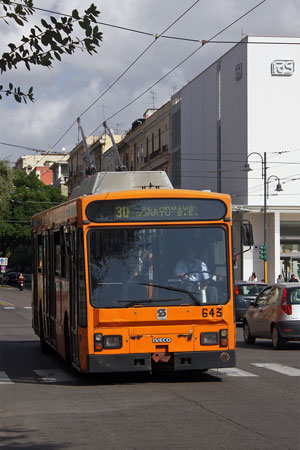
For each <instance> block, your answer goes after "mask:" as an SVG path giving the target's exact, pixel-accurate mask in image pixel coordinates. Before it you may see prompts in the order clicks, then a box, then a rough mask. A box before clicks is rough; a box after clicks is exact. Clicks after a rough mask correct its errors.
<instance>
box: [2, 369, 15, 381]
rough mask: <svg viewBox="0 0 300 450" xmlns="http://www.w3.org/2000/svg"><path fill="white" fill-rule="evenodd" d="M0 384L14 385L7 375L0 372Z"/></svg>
mask: <svg viewBox="0 0 300 450" xmlns="http://www.w3.org/2000/svg"><path fill="white" fill-rule="evenodd" d="M0 384H14V382H13V381H11V379H10V378H9V377H8V376H7V374H6V373H5V372H3V371H1V370H0Z"/></svg>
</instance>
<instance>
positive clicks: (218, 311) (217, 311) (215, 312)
mask: <svg viewBox="0 0 300 450" xmlns="http://www.w3.org/2000/svg"><path fill="white" fill-rule="evenodd" d="M202 317H209V318H210V317H223V312H222V308H202Z"/></svg>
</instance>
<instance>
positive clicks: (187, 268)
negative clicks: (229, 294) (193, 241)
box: [174, 247, 218, 303]
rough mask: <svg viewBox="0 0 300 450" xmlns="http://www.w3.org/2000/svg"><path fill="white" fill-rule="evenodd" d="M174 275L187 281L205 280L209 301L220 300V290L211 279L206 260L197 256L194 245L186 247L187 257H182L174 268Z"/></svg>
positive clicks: (204, 285) (204, 286) (203, 285)
mask: <svg viewBox="0 0 300 450" xmlns="http://www.w3.org/2000/svg"><path fill="white" fill-rule="evenodd" d="M174 275H175V276H176V277H181V278H183V279H186V280H187V281H197V282H199V281H200V282H203V283H201V284H202V289H204V290H205V292H206V298H207V301H208V302H209V303H216V302H217V300H218V291H217V288H216V287H215V286H214V285H213V284H209V281H210V280H211V279H213V277H212V275H211V274H210V272H209V270H208V267H207V265H206V263H205V262H204V261H202V260H201V259H199V258H197V253H196V250H195V249H194V248H193V247H186V249H185V257H184V258H182V259H180V260H179V261H178V262H177V264H176V266H175V269H174Z"/></svg>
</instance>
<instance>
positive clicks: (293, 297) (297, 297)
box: [287, 288, 300, 305]
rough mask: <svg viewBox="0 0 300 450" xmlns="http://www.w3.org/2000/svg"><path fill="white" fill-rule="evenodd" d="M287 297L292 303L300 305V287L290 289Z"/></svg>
mask: <svg viewBox="0 0 300 450" xmlns="http://www.w3.org/2000/svg"><path fill="white" fill-rule="evenodd" d="M287 299H288V300H289V301H290V303H291V304H292V305H300V288H292V289H288V290H287Z"/></svg>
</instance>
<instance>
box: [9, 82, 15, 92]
mask: <svg viewBox="0 0 300 450" xmlns="http://www.w3.org/2000/svg"><path fill="white" fill-rule="evenodd" d="M8 86H9V89H10V90H11V91H12V90H13V88H14V86H13V84H12V83H9V85H8Z"/></svg>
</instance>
